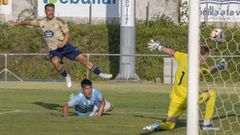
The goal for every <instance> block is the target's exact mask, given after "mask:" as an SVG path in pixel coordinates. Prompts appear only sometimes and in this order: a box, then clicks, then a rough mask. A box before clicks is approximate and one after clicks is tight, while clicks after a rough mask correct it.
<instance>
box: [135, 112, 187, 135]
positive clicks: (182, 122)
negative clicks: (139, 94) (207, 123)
mask: <svg viewBox="0 0 240 135" xmlns="http://www.w3.org/2000/svg"><path fill="white" fill-rule="evenodd" d="M134 117H139V118H146V119H154V120H157V121H156V122H160V121H162V122H165V121H166V119H163V118H159V117H151V116H144V115H134ZM149 124H151V123H149ZM186 126H187V122H186V120H185V119H178V120H177V122H176V126H175V129H176V128H182V127H186ZM162 131H166V130H160V131H149V132H144V133H140V134H139V135H151V134H155V133H157V132H162Z"/></svg>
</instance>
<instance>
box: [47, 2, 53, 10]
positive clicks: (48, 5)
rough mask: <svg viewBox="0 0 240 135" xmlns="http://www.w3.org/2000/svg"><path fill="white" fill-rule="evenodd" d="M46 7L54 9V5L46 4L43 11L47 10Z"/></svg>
mask: <svg viewBox="0 0 240 135" xmlns="http://www.w3.org/2000/svg"><path fill="white" fill-rule="evenodd" d="M47 7H52V8H54V9H55V5H54V4H52V3H48V4H46V5H45V7H44V8H45V10H46V9H47Z"/></svg>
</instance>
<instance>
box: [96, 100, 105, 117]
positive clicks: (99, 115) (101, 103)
mask: <svg viewBox="0 0 240 135" xmlns="http://www.w3.org/2000/svg"><path fill="white" fill-rule="evenodd" d="M104 107H105V99H104V98H103V99H102V100H101V101H100V104H99V109H98V111H97V113H96V116H97V117H101V116H102V113H103V111H104Z"/></svg>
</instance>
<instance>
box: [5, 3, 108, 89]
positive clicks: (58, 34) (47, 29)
mask: <svg viewBox="0 0 240 135" xmlns="http://www.w3.org/2000/svg"><path fill="white" fill-rule="evenodd" d="M54 13H55V5H54V4H47V5H45V14H46V17H45V18H43V19H38V20H25V21H21V22H16V21H9V22H8V23H9V24H10V25H13V26H18V25H33V26H38V27H40V28H41V29H42V31H43V35H44V38H45V40H46V42H47V45H48V47H49V57H50V60H51V62H52V64H53V65H54V67H55V69H56V70H57V71H58V72H59V73H60V74H61V75H62V76H64V77H65V79H66V83H67V86H68V87H71V86H72V83H71V77H70V75H69V73H68V72H67V71H66V70H65V69H64V68H63V64H62V59H63V57H66V58H68V59H70V60H75V61H78V62H80V63H82V64H84V65H85V66H86V67H87V68H88V69H89V70H91V71H92V72H93V73H95V74H96V75H98V76H99V77H100V78H101V79H105V78H106V79H109V78H111V77H112V74H106V73H102V71H101V70H100V69H99V68H98V67H97V66H96V65H94V64H93V63H91V62H90V61H88V60H87V58H86V57H85V56H84V55H83V54H82V52H80V51H79V50H78V49H77V48H75V47H73V46H72V45H71V44H70V43H69V40H70V31H69V28H68V25H67V23H65V22H64V21H63V20H62V19H60V18H58V17H55V16H54Z"/></svg>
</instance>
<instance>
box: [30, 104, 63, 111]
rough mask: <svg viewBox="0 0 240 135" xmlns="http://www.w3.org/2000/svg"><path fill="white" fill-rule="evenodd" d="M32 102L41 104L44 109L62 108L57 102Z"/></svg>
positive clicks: (57, 109) (58, 109)
mask: <svg viewBox="0 0 240 135" xmlns="http://www.w3.org/2000/svg"><path fill="white" fill-rule="evenodd" d="M33 104H35V105H38V106H41V107H43V108H45V109H49V110H56V111H60V110H62V107H63V106H62V105H59V104H54V103H45V102H34V103H33Z"/></svg>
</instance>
